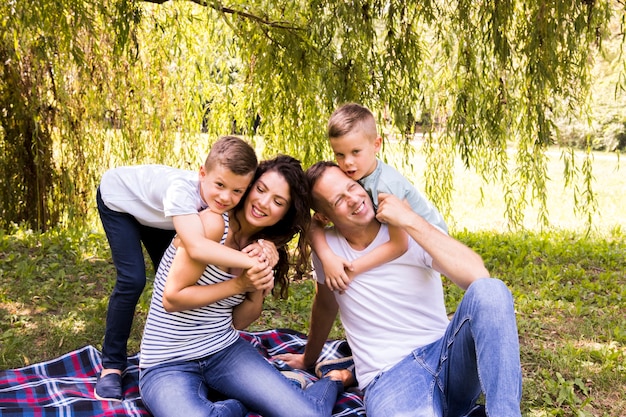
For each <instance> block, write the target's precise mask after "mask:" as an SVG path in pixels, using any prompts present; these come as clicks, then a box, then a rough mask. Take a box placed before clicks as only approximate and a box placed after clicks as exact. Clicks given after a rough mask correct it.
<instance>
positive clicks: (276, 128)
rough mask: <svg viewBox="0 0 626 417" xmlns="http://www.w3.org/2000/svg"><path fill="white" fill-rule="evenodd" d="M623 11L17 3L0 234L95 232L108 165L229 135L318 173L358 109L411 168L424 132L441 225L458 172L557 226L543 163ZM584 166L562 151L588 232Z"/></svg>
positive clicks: (5, 14)
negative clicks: (342, 124)
mask: <svg viewBox="0 0 626 417" xmlns="http://www.w3.org/2000/svg"><path fill="white" fill-rule="evenodd" d="M619 7H622V9H620V8H619ZM623 7H624V6H623V5H620V4H619V3H614V2H611V1H609V0H606V1H575V2H572V1H565V0H553V1H542V2H524V1H521V0H519V1H518V0H510V1H497V2H484V3H480V4H477V3H476V2H469V1H453V2H445V1H438V2H437V1H431V2H429V1H395V0H386V1H376V0H369V1H348V2H343V1H341V2H337V1H328V0H321V1H319V0H318V1H308V2H307V1H300V0H298V1H282V0H281V1H245V2H244V1H239V0H233V1H230V2H228V3H222V2H217V1H215V2H212V1H206V2H205V1H202V0H197V1H189V2H169V1H167V0H154V1H152V2H138V1H130V0H103V1H99V2H95V1H91V0H83V1H76V0H73V1H68V0H42V1H40V2H38V3H37V4H35V5H33V4H26V3H24V2H22V3H20V2H8V3H5V4H3V5H0V16H2V18H1V19H2V24H3V26H2V27H3V31H2V33H1V34H0V59H2V61H1V62H2V63H3V66H2V69H0V126H1V130H0V138H1V140H2V142H0V150H2V151H3V152H2V156H0V166H1V167H2V169H3V171H4V174H3V176H2V178H0V181H2V183H1V184H0V193H2V206H1V207H0V210H1V213H2V219H3V223H4V225H5V226H6V224H7V222H8V221H27V222H29V223H30V224H31V225H32V226H33V227H39V228H45V227H47V226H50V225H52V224H55V223H56V222H58V221H67V220H70V219H76V218H82V217H81V216H82V214H83V213H84V212H85V211H86V210H88V208H89V207H92V206H93V190H94V187H95V185H96V184H97V180H98V178H99V176H100V175H101V173H102V172H103V171H104V170H105V169H107V168H108V167H110V166H112V165H119V164H131V163H145V162H159V163H168V164H171V165H175V166H181V167H193V168H195V167H196V166H197V164H198V163H199V162H200V161H201V160H202V159H203V158H204V156H205V154H206V152H207V151H208V148H209V146H210V144H211V143H212V141H213V140H215V139H216V138H217V136H219V135H221V134H224V133H230V132H231V131H234V132H236V133H240V134H243V135H247V136H249V137H250V139H251V140H252V141H255V142H257V143H258V144H259V149H260V151H261V152H262V153H263V154H264V155H272V154H275V153H277V152H284V153H290V154H293V155H295V156H297V157H300V158H301V159H302V160H303V161H304V162H305V165H308V164H310V163H312V162H313V161H315V160H318V159H320V158H330V157H331V154H330V150H329V147H328V145H327V141H326V140H325V132H324V130H325V129H324V127H325V121H326V120H327V118H328V116H329V114H330V113H331V112H332V110H333V109H334V108H335V107H336V106H337V105H339V104H340V103H343V102H346V101H358V102H361V103H363V104H365V105H367V106H368V107H370V108H372V109H373V110H374V111H375V112H376V113H377V114H378V116H379V119H380V122H381V126H384V127H385V129H384V132H385V134H386V135H387V137H388V138H389V139H391V138H393V139H396V140H398V141H399V143H400V145H403V149H404V152H405V154H406V156H407V157H406V159H405V161H406V163H407V164H409V165H410V164H411V152H412V149H413V147H412V144H411V139H412V138H413V137H414V134H415V130H416V128H418V127H419V129H420V131H423V132H424V143H423V145H422V148H421V151H422V152H424V153H425V154H426V156H427V165H428V166H427V168H426V169H425V172H426V177H425V181H426V184H425V189H426V191H427V193H428V194H429V196H430V197H431V198H432V199H433V200H434V201H435V202H436V203H437V204H438V205H439V207H440V208H441V209H442V210H443V211H444V212H447V211H448V203H449V201H450V192H451V189H452V169H451V167H452V164H453V161H454V160H455V158H456V157H457V156H460V157H461V158H462V160H463V162H464V164H465V165H466V166H467V167H468V168H472V169H476V170H478V171H479V172H481V173H482V174H483V176H484V178H485V180H498V181H501V182H502V184H503V187H504V190H503V195H504V197H505V200H506V203H507V213H506V214H507V216H508V218H509V220H510V222H511V224H512V225H519V224H521V220H522V217H523V212H524V208H525V206H526V205H527V204H529V203H531V202H532V203H538V204H539V205H540V207H543V211H542V216H543V220H544V221H545V219H546V217H545V215H546V213H545V207H546V204H545V202H546V201H545V198H546V191H545V186H546V180H547V176H546V156H545V151H546V149H547V147H548V146H549V145H550V144H552V143H553V142H554V140H555V137H556V127H555V120H556V119H557V118H558V117H563V116H565V115H571V117H575V118H578V119H580V118H581V115H585V114H586V111H587V106H588V103H589V85H590V81H591V80H590V70H591V68H592V65H593V60H594V58H595V56H596V55H597V54H598V53H600V52H601V51H602V41H603V40H604V39H605V38H606V37H607V36H608V33H609V32H608V28H609V23H610V22H611V19H620V18H621V19H622V20H623V18H624V9H623ZM619 62H623V61H618V64H616V65H619ZM622 65H623V63H622ZM259 121H260V123H259ZM261 146H262V148H261ZM508 149H513V150H514V151H515V152H507V150H508ZM587 155H588V159H587V160H586V161H584V162H583V163H582V164H581V163H577V161H576V160H575V159H574V157H573V153H572V152H570V150H567V149H566V150H565V151H564V153H563V160H564V167H566V169H565V171H564V172H565V174H564V175H565V176H566V179H567V180H568V181H569V182H570V184H573V183H574V182H576V181H578V184H577V185H576V186H575V187H574V190H575V193H574V196H573V198H574V199H575V200H576V202H577V207H579V208H580V209H582V210H586V212H587V213H588V214H589V216H591V213H592V212H593V208H594V206H593V203H594V201H593V189H592V173H591V170H590V166H591V164H590V163H589V161H590V160H589V158H591V153H589V152H588V153H587ZM581 184H582V186H580V185H581ZM576 190H580V191H576Z"/></svg>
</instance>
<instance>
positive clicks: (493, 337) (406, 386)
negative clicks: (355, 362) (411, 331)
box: [365, 278, 522, 417]
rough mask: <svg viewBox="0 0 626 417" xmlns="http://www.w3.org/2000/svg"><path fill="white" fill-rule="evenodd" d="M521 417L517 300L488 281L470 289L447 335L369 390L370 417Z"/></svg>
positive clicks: (383, 375)
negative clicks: (481, 407)
mask: <svg viewBox="0 0 626 417" xmlns="http://www.w3.org/2000/svg"><path fill="white" fill-rule="evenodd" d="M481 392H482V393H484V395H485V405H486V413H487V415H488V416H491V417H515V416H521V411H520V401H521V395H522V374H521V365H520V352H519V339H518V334H517V324H516V320H515V312H514V308H513V297H512V296H511V293H510V292H509V290H508V289H507V287H506V286H505V284H504V283H503V282H502V281H500V280H497V279H493V278H484V279H480V280H477V281H475V282H474V283H472V284H471V285H470V287H469V288H468V290H467V292H466V293H465V295H464V297H463V300H462V301H461V303H460V304H459V307H458V309H457V311H456V313H455V314H454V317H453V318H452V320H451V322H450V324H449V325H448V328H447V330H446V333H445V334H444V336H443V337H442V338H441V339H439V340H437V341H436V342H434V343H432V344H430V345H427V346H424V347H420V348H417V349H415V350H414V351H413V352H412V353H411V354H410V355H408V356H407V357H406V358H404V359H403V360H402V361H400V362H399V363H398V364H396V365H395V366H394V367H392V368H391V369H389V370H387V371H385V372H382V373H381V374H379V375H378V376H377V377H376V378H375V379H374V380H373V381H372V382H371V383H370V384H369V386H368V387H367V388H366V390H365V409H366V411H367V416H368V417H381V416H384V417H401V416H406V417H408V416H410V417H422V416H423V417H426V416H427V417H435V416H436V417H442V416H445V417H464V416H469V415H476V414H473V412H476V409H477V408H478V406H477V405H476V401H477V400H478V398H479V396H480V394H481Z"/></svg>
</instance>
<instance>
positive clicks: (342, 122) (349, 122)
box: [327, 103, 378, 139]
mask: <svg viewBox="0 0 626 417" xmlns="http://www.w3.org/2000/svg"><path fill="white" fill-rule="evenodd" d="M359 127H361V128H362V129H363V130H364V131H366V132H367V133H368V134H369V135H370V136H372V135H373V138H370V139H376V137H377V136H378V133H377V131H376V119H375V118H374V114H373V113H372V112H371V111H370V109H368V108H367V107H365V106H361V105H360V104H357V103H346V104H344V105H342V106H341V107H339V108H338V109H337V110H335V111H334V112H333V114H332V115H331V116H330V119H328V129H327V131H328V138H329V139H336V138H340V137H342V136H344V135H346V134H348V133H350V132H352V131H353V130H355V129H356V128H359Z"/></svg>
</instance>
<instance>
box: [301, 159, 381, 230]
mask: <svg viewBox="0 0 626 417" xmlns="http://www.w3.org/2000/svg"><path fill="white" fill-rule="evenodd" d="M312 191H313V197H314V198H315V200H316V201H317V206H318V208H319V210H320V212H321V213H322V214H323V215H324V216H326V217H328V219H329V220H331V221H332V222H333V223H334V224H335V226H336V227H337V228H338V229H339V230H340V231H341V233H342V234H343V235H344V236H347V235H348V234H349V233H350V232H349V230H350V229H352V228H362V227H364V226H368V225H370V224H371V223H372V222H373V220H374V216H375V213H374V207H373V204H372V200H371V199H370V197H369V195H368V194H367V192H366V191H365V189H363V187H362V186H361V185H360V184H359V183H357V182H356V181H354V180H353V179H351V178H349V177H348V176H347V175H346V174H345V173H343V172H342V171H341V170H340V169H339V168H338V167H329V168H326V170H325V171H324V173H323V174H322V176H321V177H320V178H319V180H317V181H316V182H315V185H314V186H313V190H312Z"/></svg>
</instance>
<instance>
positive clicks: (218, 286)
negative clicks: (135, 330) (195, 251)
mask: <svg viewBox="0 0 626 417" xmlns="http://www.w3.org/2000/svg"><path fill="white" fill-rule="evenodd" d="M306 184H307V182H306V179H305V177H304V172H303V171H302V167H301V165H300V162H299V161H298V160H296V159H294V158H291V157H289V156H278V157H276V158H274V159H272V160H268V161H264V162H262V163H261V164H259V168H258V170H257V173H256V175H255V179H254V180H253V183H252V186H251V187H250V188H249V190H248V191H247V193H246V195H245V196H244V198H243V199H242V202H241V203H240V204H239V206H237V207H236V208H235V209H234V210H233V212H232V213H231V217H230V222H228V220H229V219H228V216H224V219H225V222H226V227H225V228H224V230H223V231H222V236H221V237H219V236H215V232H214V231H213V230H211V225H210V224H209V223H210V222H207V221H206V220H207V219H208V218H210V215H211V214H207V215H206V216H205V215H204V213H202V216H201V217H202V218H203V224H204V226H205V233H209V234H212V235H213V238H215V239H217V240H221V242H223V243H224V244H225V245H226V246H228V247H230V248H232V249H234V250H242V249H243V250H244V251H247V252H248V253H249V254H250V255H251V256H259V257H260V259H261V260H264V262H262V263H257V266H256V267H253V268H251V269H248V270H245V271H237V270H233V269H230V268H227V267H228V266H227V265H221V266H219V267H218V266H215V265H208V266H205V265H198V264H197V263H196V262H194V261H193V260H192V259H191V258H190V257H189V256H188V255H187V254H186V253H185V250H184V247H182V246H179V247H178V248H176V244H177V242H173V243H172V245H170V247H169V248H168V250H167V251H166V253H165V255H164V257H163V260H162V262H161V264H160V266H159V269H158V272H157V275H156V278H155V283H154V293H153V298H152V303H151V306H150V313H149V315H148V320H147V322H146V328H145V330H144V337H143V340H142V347H141V363H140V367H141V376H140V389H141V395H142V399H143V401H144V403H145V404H146V406H147V407H148V409H149V410H150V411H151V412H152V414H154V415H155V417H161V416H168V417H170V416H177V415H180V416H184V417H195V416H245V415H246V414H247V413H248V412H249V411H250V412H255V413H258V414H261V415H262V416H264V417H271V416H289V417H291V416H293V415H294V412H296V413H297V415H299V416H316V417H317V416H330V415H331V412H332V408H333V405H334V403H335V401H336V398H337V395H338V394H339V393H340V392H341V391H342V390H343V383H342V381H341V376H342V374H340V373H337V372H336V371H331V372H329V373H328V374H327V375H325V377H324V378H322V379H320V380H319V381H317V382H316V383H314V384H312V385H310V386H309V387H308V388H307V389H306V390H302V389H300V388H298V387H296V386H295V385H294V384H293V383H292V382H290V381H289V380H288V379H287V378H285V377H284V376H282V375H281V374H280V372H279V371H278V370H276V369H275V368H274V367H273V366H272V365H271V364H269V363H268V362H267V361H266V360H265V359H264V358H263V357H262V356H261V355H260V354H259V353H258V352H257V351H256V349H255V348H254V347H253V346H252V345H251V344H249V343H248V342H247V341H245V340H243V339H241V338H240V337H239V334H238V332H237V330H235V329H243V328H245V327H246V326H248V325H249V324H250V323H252V322H253V321H254V320H255V319H256V318H258V316H259V315H260V313H261V310H262V306H263V298H264V297H265V295H267V294H268V293H269V292H270V291H271V290H272V289H273V286H274V281H276V283H277V284H278V286H279V287H280V291H279V292H280V294H281V295H283V296H284V295H286V294H287V287H288V279H287V272H288V270H289V266H290V265H289V258H288V256H287V251H286V245H287V243H288V242H290V241H291V240H292V238H293V237H294V236H295V235H296V234H298V243H297V246H296V250H297V251H298V252H300V253H299V255H301V256H296V257H295V259H300V258H302V259H301V260H300V261H299V262H298V263H297V264H296V265H294V268H295V270H296V274H298V275H301V274H303V273H304V271H305V268H306V259H307V257H308V249H307V246H306V242H307V240H306V238H307V236H306V233H307V230H308V226H309V223H310V210H309V195H310V193H309V190H308V189H307V185H306ZM208 237H211V236H208ZM268 241H269V242H272V243H273V244H274V245H275V248H276V250H277V252H278V254H277V253H276V252H275V251H274V250H273V249H274V248H273V247H272V245H269V244H268ZM277 255H278V256H277ZM274 264H275V267H274V268H272V266H274ZM168 274H169V275H168ZM166 277H167V279H166ZM198 277H200V279H198ZM216 394H217V395H219V396H220V397H221V398H227V400H223V401H216V402H213V401H212V400H211V399H214V398H215V397H216ZM209 398H211V399H209ZM295 410H297V411H295Z"/></svg>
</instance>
